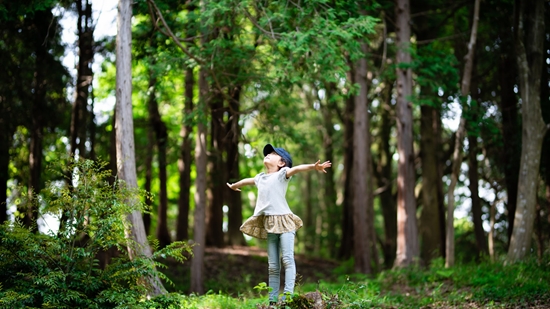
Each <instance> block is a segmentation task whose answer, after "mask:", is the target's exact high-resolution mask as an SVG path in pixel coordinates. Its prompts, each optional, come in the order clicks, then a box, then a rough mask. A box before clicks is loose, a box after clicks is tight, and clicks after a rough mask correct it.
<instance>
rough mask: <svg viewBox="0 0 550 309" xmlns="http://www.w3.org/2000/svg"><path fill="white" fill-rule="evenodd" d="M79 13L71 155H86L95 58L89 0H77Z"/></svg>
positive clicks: (83, 156)
mask: <svg viewBox="0 0 550 309" xmlns="http://www.w3.org/2000/svg"><path fill="white" fill-rule="evenodd" d="M76 8H77V11H78V12H77V13H78V19H77V35H78V65H77V78H76V87H75V100H74V104H73V107H72V112H71V127H70V155H71V156H74V155H75V154H76V150H77V149H78V150H79V152H78V155H79V156H80V157H82V158H85V157H86V153H85V150H86V147H85V142H86V138H87V128H88V127H87V125H86V123H87V118H88V108H87V107H88V98H89V95H90V87H91V86H92V80H93V73H92V61H93V59H94V50H93V45H94V35H93V34H94V32H93V29H94V28H93V25H92V22H93V20H92V4H91V3H90V2H89V1H88V0H77V1H76Z"/></svg>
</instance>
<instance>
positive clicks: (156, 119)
mask: <svg viewBox="0 0 550 309" xmlns="http://www.w3.org/2000/svg"><path fill="white" fill-rule="evenodd" d="M152 45H153V43H152ZM149 74H150V76H149V100H148V109H149V123H150V125H151V127H152V128H153V131H154V132H155V138H156V145H157V160H158V171H159V203H158V208H157V230H156V236H157V239H158V241H159V247H160V248H163V247H166V246H167V245H169V244H170V242H171V240H170V233H169V232H168V192H167V188H166V186H167V184H166V183H167V181H168V175H167V172H166V166H167V163H166V145H167V143H168V130H167V129H166V124H165V123H164V121H163V120H162V117H161V115H160V112H159V107H158V102H157V98H156V91H155V88H156V84H157V78H156V76H154V72H153V71H152V70H150V72H149Z"/></svg>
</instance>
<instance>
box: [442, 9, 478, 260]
mask: <svg viewBox="0 0 550 309" xmlns="http://www.w3.org/2000/svg"><path fill="white" fill-rule="evenodd" d="M479 3H480V0H476V1H475V4H474V16H473V22H472V31H471V33H470V42H469V43H468V54H467V55H466V61H465V64H464V72H463V75H462V84H461V89H460V92H461V95H462V99H464V100H465V99H466V97H467V96H468V95H469V94H470V83H471V80H472V70H473V66H474V55H475V46H476V40H477V25H478V21H479ZM466 104H467V103H466V102H463V104H462V106H463V109H466ZM464 114H465V113H464V111H463V112H462V115H461V117H460V124H459V126H458V129H457V132H456V140H455V148H454V151H453V164H452V172H451V184H450V185H449V189H448V190H449V191H448V192H447V233H446V241H445V245H446V249H445V266H446V267H451V266H453V265H454V263H455V240H454V237H455V233H454V232H455V231H454V210H455V207H454V198H455V197H454V190H455V187H456V184H457V182H458V174H459V173H460V166H461V165H462V144H463V140H464V136H465V135H466V119H465V118H464Z"/></svg>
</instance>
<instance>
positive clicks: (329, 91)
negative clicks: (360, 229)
mask: <svg viewBox="0 0 550 309" xmlns="http://www.w3.org/2000/svg"><path fill="white" fill-rule="evenodd" d="M335 86H336V85H334V84H333V83H329V84H328V85H326V89H325V90H326V98H327V99H326V100H327V104H326V106H325V107H324V108H322V114H323V126H324V128H325V130H324V134H323V148H324V150H325V154H324V155H325V160H328V161H330V162H332V164H334V165H336V162H334V138H335V137H334V135H335V129H334V121H333V114H334V109H335V108H334V107H333V106H334V105H335V102H333V101H331V100H332V99H331V98H332V97H333V94H334V92H335ZM333 175H334V174H333V173H329V174H328V175H327V177H325V178H323V180H324V182H323V184H324V195H323V198H324V204H325V205H326V210H327V216H328V218H327V248H328V252H329V254H331V257H332V258H336V253H337V251H336V245H337V242H338V236H337V234H336V230H337V226H338V218H339V216H338V211H339V209H338V207H337V206H336V199H337V194H336V190H335V187H336V185H335V183H334V178H333Z"/></svg>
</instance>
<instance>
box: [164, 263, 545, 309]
mask: <svg viewBox="0 0 550 309" xmlns="http://www.w3.org/2000/svg"><path fill="white" fill-rule="evenodd" d="M335 271H338V270H335ZM240 280H241V279H240V278H239V279H238V280H237V281H240ZM230 281H231V280H230V279H229V278H221V279H220V280H218V281H217V282H218V284H219V283H220V282H224V284H222V285H223V286H224V285H225V283H227V282H230ZM235 284H237V285H239V286H240V287H241V288H243V284H242V282H235ZM258 286H264V285H262V284H258V285H256V289H254V288H253V287H252V286H249V287H248V289H246V290H242V293H240V294H238V295H234V294H232V295H231V296H229V295H228V294H225V293H223V292H219V293H214V292H212V291H210V292H209V293H207V294H206V295H202V296H196V295H192V296H184V295H182V294H179V296H180V297H181V301H180V303H179V304H180V307H174V308H197V309H202V308H208V309H218V308H219V309H222V308H223V309H231V308H235V309H247V308H250V309H256V308H266V306H265V304H266V303H267V297H266V291H265V288H258ZM315 291H318V292H320V293H321V294H322V297H323V300H324V305H325V307H323V308H333V309H336V308H550V261H548V260H546V261H545V262H537V261H535V260H533V261H528V262H525V263H518V264H513V265H505V264H504V263H491V262H482V263H477V264H474V263H471V264H465V265H457V266H455V267H452V268H448V269H447V268H444V267H443V261H441V260H437V261H435V262H434V263H432V265H431V266H430V267H429V268H428V269H424V268H420V267H411V268H406V269H397V270H387V271H383V272H381V273H379V274H378V275H376V276H375V277H367V276H365V275H357V274H355V275H345V274H340V275H339V276H338V279H337V280H336V281H332V282H324V281H319V282H317V283H306V284H297V286H296V291H295V292H296V294H295V295H294V296H293V299H294V302H289V303H287V304H286V307H285V306H281V307H280V308H289V309H295V308H298V309H308V308H318V307H314V306H313V305H312V304H311V303H310V302H308V301H305V300H304V295H306V294H307V293H309V292H315Z"/></svg>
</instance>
